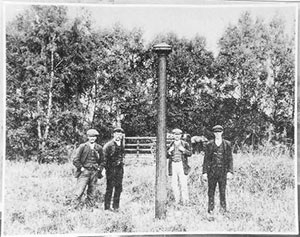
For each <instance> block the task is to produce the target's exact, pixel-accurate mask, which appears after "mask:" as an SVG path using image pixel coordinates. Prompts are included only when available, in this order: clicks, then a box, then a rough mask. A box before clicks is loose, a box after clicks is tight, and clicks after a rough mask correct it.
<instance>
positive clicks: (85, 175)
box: [73, 129, 103, 207]
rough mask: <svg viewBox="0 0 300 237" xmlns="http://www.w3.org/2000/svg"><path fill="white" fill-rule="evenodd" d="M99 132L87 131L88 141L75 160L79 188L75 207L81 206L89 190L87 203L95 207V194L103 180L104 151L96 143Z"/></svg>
mask: <svg viewBox="0 0 300 237" xmlns="http://www.w3.org/2000/svg"><path fill="white" fill-rule="evenodd" d="M98 135H99V133H98V131H97V130H95V129H89V130H88V131H87V137H88V141H87V142H86V143H83V144H80V146H79V148H78V149H77V151H76V155H75V157H74V159H73V164H74V166H75V167H76V172H75V178H77V186H76V189H75V198H74V201H75V205H76V207H78V206H80V205H81V204H82V203H81V197H82V195H83V193H84V191H85V189H87V191H86V193H87V198H86V203H87V205H88V206H89V207H93V206H94V205H95V200H94V193H95V189H96V183H97V179H98V177H99V178H101V176H102V170H103V165H102V162H103V149H102V146H101V145H99V144H97V143H96V140H97V136H98Z"/></svg>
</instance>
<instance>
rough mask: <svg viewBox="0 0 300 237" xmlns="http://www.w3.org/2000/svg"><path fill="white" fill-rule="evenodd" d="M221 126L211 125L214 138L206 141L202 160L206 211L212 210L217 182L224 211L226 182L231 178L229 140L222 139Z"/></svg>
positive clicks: (231, 160) (231, 167) (231, 161)
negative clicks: (206, 202)
mask: <svg viewBox="0 0 300 237" xmlns="http://www.w3.org/2000/svg"><path fill="white" fill-rule="evenodd" d="M223 131H224V129H223V127H222V126H221V125H216V126H214V127H213V133H214V136H215V139H214V140H211V141H209V142H208V143H207V145H206V149H205V155H204V160H203V176H202V178H203V180H204V181H208V213H210V214H211V213H212V212H213V210H214V199H215V190H216V186H217V184H218V186H219V193H220V206H221V212H222V213H224V212H225V211H226V196H225V194H226V182H227V179H232V175H233V159H232V149H231V144H230V142H229V141H227V140H225V139H223V137H222V135H223Z"/></svg>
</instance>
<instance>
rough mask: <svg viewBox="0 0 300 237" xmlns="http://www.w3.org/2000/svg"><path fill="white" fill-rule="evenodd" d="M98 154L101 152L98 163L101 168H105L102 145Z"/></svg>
mask: <svg viewBox="0 0 300 237" xmlns="http://www.w3.org/2000/svg"><path fill="white" fill-rule="evenodd" d="M98 154H99V160H98V165H99V166H100V168H103V167H104V165H103V161H104V154H103V148H102V146H99V149H98Z"/></svg>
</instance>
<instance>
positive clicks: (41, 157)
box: [38, 50, 54, 163]
mask: <svg viewBox="0 0 300 237" xmlns="http://www.w3.org/2000/svg"><path fill="white" fill-rule="evenodd" d="M53 84H54V50H51V72H50V86H49V92H48V108H47V114H46V123H45V131H44V134H42V128H41V120H40V119H39V120H38V134H39V140H40V142H39V157H38V162H39V163H43V162H44V153H45V146H46V140H47V139H48V135H49V129H50V118H51V116H52V98H53V92H52V88H53ZM38 110H39V114H40V115H41V113H40V111H41V108H40V103H39V102H38Z"/></svg>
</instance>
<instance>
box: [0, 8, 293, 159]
mask: <svg viewBox="0 0 300 237" xmlns="http://www.w3.org/2000/svg"><path fill="white" fill-rule="evenodd" d="M7 26H8V27H7V29H6V42H7V52H6V69H7V73H6V75H7V90H6V91H7V143H6V148H7V153H6V154H7V158H8V159H12V160H19V159H24V160H26V161H27V160H35V159H38V160H39V161H40V162H52V161H56V162H62V163H63V162H64V161H66V160H67V157H66V154H69V153H70V152H69V151H68V150H67V149H66V147H68V146H74V145H75V146H76V145H78V144H79V143H82V142H84V141H85V131H86V130H87V129H88V128H90V127H94V128H96V129H97V130H98V131H99V132H100V136H99V141H98V142H99V143H101V144H103V143H104V142H105V141H107V140H108V139H110V137H111V131H112V128H113V127H114V126H122V127H123V128H124V130H125V133H126V135H127V136H155V133H156V123H157V118H156V116H157V113H156V104H157V103H156V102H157V57H158V56H157V55H156V53H154V52H153V51H152V47H153V45H154V44H156V43H160V42H162V41H164V42H166V43H168V44H170V45H171V46H172V52H171V53H170V55H169V56H168V67H167V82H168V99H167V105H168V107H167V130H168V131H170V130H171V129H173V128H174V127H180V128H181V129H183V130H184V132H186V133H190V134H191V135H192V136H193V135H202V134H204V135H205V136H207V137H208V138H210V132H209V130H210V129H211V128H212V126H214V125H215V124H222V125H224V127H225V128H226V129H225V134H224V135H225V138H227V139H229V140H231V141H232V142H233V143H234V144H236V146H237V147H241V148H242V147H243V146H245V145H252V146H254V147H256V148H258V147H259V146H260V145H261V144H264V143H266V142H268V143H270V142H273V143H276V142H280V143H282V144H293V143H294V141H293V131H294V125H293V117H294V93H295V92H294V81H295V78H294V71H295V68H294V67H295V65H294V62H295V60H294V54H295V49H294V43H295V42H294V37H289V36H287V35H286V33H285V25H284V22H283V21H282V20H281V19H280V18H277V17H274V19H272V20H271V21H270V22H264V21H263V20H261V19H256V20H254V19H253V18H252V17H251V15H250V14H249V13H248V12H246V13H244V14H243V15H241V17H240V19H239V21H238V22H237V24H236V25H229V26H228V27H227V28H226V30H225V31H224V34H223V35H222V37H221V38H220V40H219V52H218V55H217V56H216V57H214V55H213V53H212V52H211V51H209V50H208V49H207V46H206V39H205V38H204V37H202V36H199V35H197V36H195V37H193V38H190V39H185V38H179V37H178V36H177V35H176V34H174V33H166V34H162V35H157V36H155V37H154V38H153V39H152V40H151V41H150V43H148V44H146V43H145V42H144V40H143V31H142V30H141V29H131V30H128V29H125V28H124V27H123V26H122V25H121V24H116V25H114V26H113V27H112V28H109V29H106V28H103V29H102V28H100V29H95V27H94V25H93V20H92V17H91V15H90V14H89V13H88V12H86V11H83V12H82V14H81V15H79V16H78V17H76V18H74V19H69V16H68V8H67V7H64V6H39V5H35V6H32V7H31V8H29V9H27V10H26V11H25V12H23V13H21V14H20V15H18V16H17V17H16V18H15V19H14V20H13V21H12V22H11V24H8V25H7Z"/></svg>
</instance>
